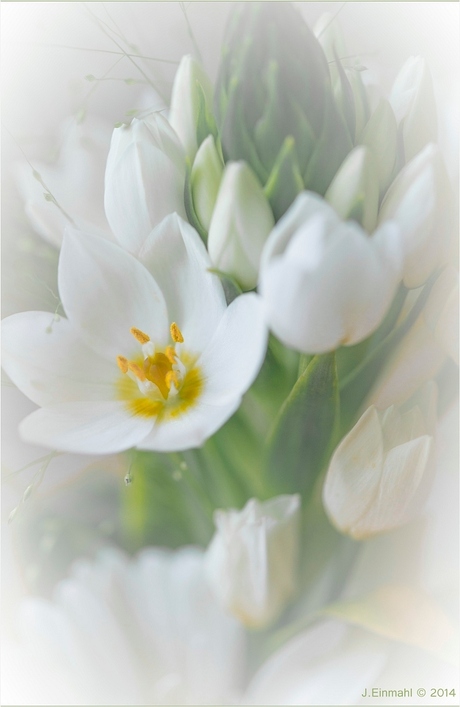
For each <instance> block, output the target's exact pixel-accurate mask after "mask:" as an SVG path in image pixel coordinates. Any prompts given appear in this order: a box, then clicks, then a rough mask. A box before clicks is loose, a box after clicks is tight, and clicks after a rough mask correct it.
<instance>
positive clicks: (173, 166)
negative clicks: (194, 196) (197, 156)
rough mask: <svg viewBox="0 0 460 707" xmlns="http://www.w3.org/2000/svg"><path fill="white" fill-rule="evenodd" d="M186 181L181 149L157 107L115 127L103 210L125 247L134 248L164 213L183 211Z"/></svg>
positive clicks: (142, 241)
mask: <svg viewBox="0 0 460 707" xmlns="http://www.w3.org/2000/svg"><path fill="white" fill-rule="evenodd" d="M184 184H185V156H184V153H183V149H182V147H181V145H180V143H179V140H178V138H177V135H176V134H175V132H174V130H173V129H172V128H171V126H170V125H169V123H168V121H167V120H166V119H165V118H164V117H163V116H162V115H160V113H153V114H152V115H150V116H149V117H148V118H145V119H143V120H137V119H136V118H134V119H133V121H132V123H131V124H130V125H123V126H121V127H119V128H115V130H114V132H113V136H112V143H111V146H110V152H109V157H108V160H107V167H106V172H105V212H106V215H107V220H108V222H109V224H110V226H111V228H112V230H113V232H114V234H115V236H116V238H117V240H118V241H119V243H120V244H121V245H122V246H123V247H124V248H126V249H127V250H129V251H131V252H133V253H137V252H138V251H139V250H140V248H141V247H142V245H143V244H144V242H145V240H146V238H147V236H148V235H149V234H150V232H151V231H152V230H153V229H154V228H155V226H157V225H158V224H159V223H160V222H161V221H162V220H163V219H164V218H165V216H167V215H168V214H171V213H173V212H177V213H178V214H179V215H180V216H183V217H185V206H184Z"/></svg>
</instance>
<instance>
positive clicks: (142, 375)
mask: <svg viewBox="0 0 460 707" xmlns="http://www.w3.org/2000/svg"><path fill="white" fill-rule="evenodd" d="M128 368H129V370H130V371H131V372H132V373H134V375H135V376H136V378H139V380H140V381H145V380H146V375H145V373H144V371H143V370H142V368H141V367H140V366H138V365H137V363H134V362H133V361H128Z"/></svg>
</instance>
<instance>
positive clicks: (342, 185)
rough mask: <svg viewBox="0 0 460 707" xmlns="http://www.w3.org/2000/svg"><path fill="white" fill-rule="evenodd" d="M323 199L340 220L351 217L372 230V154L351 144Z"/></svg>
mask: <svg viewBox="0 0 460 707" xmlns="http://www.w3.org/2000/svg"><path fill="white" fill-rule="evenodd" d="M325 199H326V201H327V202H329V204H331V206H333V207H334V209H335V210H336V211H337V213H338V214H339V216H341V217H342V218H343V219H353V220H354V221H357V222H358V223H359V224H361V225H362V226H363V228H364V229H365V230H366V231H367V232H368V233H372V231H373V230H374V228H375V225H376V223H377V211H378V205H379V182H378V176H377V171H376V167H375V161H374V159H373V155H372V153H371V151H370V150H369V149H368V148H367V147H365V146H359V147H355V149H354V150H353V151H352V152H350V154H349V155H348V157H346V159H345V161H344V163H343V164H342V166H341V167H340V169H339V171H338V172H337V174H336V175H335V177H334V179H333V180H332V183H331V185H330V187H329V189H328V190H327V192H326V195H325Z"/></svg>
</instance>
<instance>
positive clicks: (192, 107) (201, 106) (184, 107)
mask: <svg viewBox="0 0 460 707" xmlns="http://www.w3.org/2000/svg"><path fill="white" fill-rule="evenodd" d="M212 96H213V89H212V84H211V81H210V79H209V77H208V76H207V74H206V72H205V70H204V69H203V67H202V66H201V64H200V63H199V62H198V61H197V60H196V59H195V58H194V57H192V56H191V55H187V56H184V57H182V60H181V63H180V64H179V68H178V69H177V72H176V76H175V78H174V84H173V88H172V93H171V109H170V111H169V122H170V123H171V125H172V127H173V128H174V130H175V131H176V133H177V135H178V136H179V139H180V141H181V142H182V145H183V147H184V149H185V152H186V154H187V157H189V158H190V159H191V160H193V158H194V157H195V154H196V151H197V149H198V137H197V126H198V119H199V117H200V113H202V112H203V111H204V112H206V111H209V110H211V108H212V102H213V99H212ZM202 117H204V116H203V114H202Z"/></svg>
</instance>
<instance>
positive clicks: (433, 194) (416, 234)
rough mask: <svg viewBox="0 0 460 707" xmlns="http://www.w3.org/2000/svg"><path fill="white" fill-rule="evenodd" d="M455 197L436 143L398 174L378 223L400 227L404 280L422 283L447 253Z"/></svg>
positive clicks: (413, 283) (417, 283)
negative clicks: (453, 197)
mask: <svg viewBox="0 0 460 707" xmlns="http://www.w3.org/2000/svg"><path fill="white" fill-rule="evenodd" d="M451 214H452V199H451V190H450V185H449V180H448V176H447V173H446V170H445V167H444V164H443V161H442V158H441V155H440V152H439V149H438V147H437V146H436V145H433V144H430V145H427V146H426V147H425V149H424V150H422V152H420V153H419V154H418V155H417V156H416V157H415V158H414V159H413V160H412V161H411V162H409V164H407V165H406V166H405V167H404V168H403V169H402V170H401V172H400V173H399V174H398V176H397V177H396V179H395V180H394V182H393V183H392V184H391V186H390V188H389V189H388V191H387V193H386V195H385V198H384V200H383V202H382V205H381V207H380V212H379V223H380V224H382V223H383V222H384V221H387V220H392V221H395V222H396V223H397V224H398V226H399V227H400V228H401V235H402V239H403V247H404V284H405V285H406V287H409V288H415V287H420V285H423V283H424V282H425V281H426V280H427V279H428V278H429V276H430V275H431V273H432V272H433V271H434V270H435V269H436V268H437V267H438V266H439V265H440V264H441V263H442V262H443V260H444V259H445V257H446V250H447V247H448V243H447V241H448V238H449V237H450V228H451Z"/></svg>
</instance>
